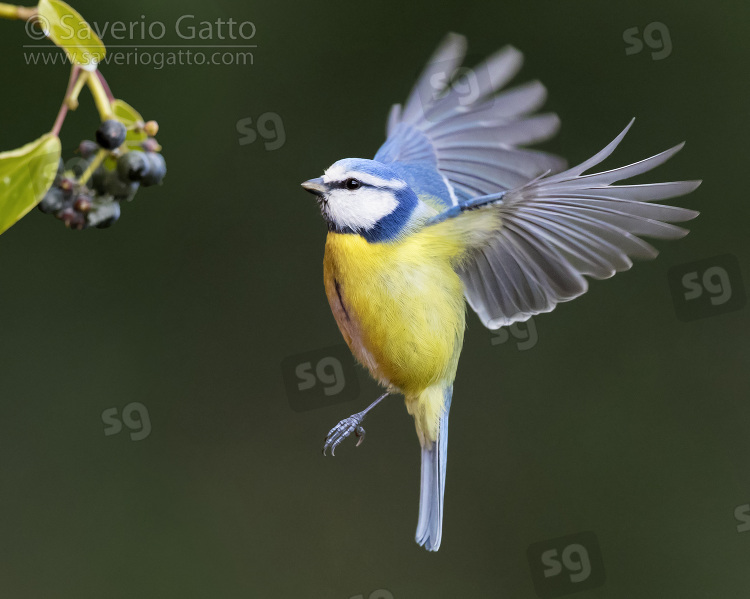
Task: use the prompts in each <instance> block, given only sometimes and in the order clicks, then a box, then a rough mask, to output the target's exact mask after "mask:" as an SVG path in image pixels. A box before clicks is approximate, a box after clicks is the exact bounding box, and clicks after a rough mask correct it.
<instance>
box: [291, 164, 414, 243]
mask: <svg viewBox="0 0 750 599" xmlns="http://www.w3.org/2000/svg"><path fill="white" fill-rule="evenodd" d="M302 187H304V188H305V189H306V190H307V191H309V192H310V193H312V194H314V195H315V196H316V197H317V199H318V204H319V205H320V210H321V212H322V213H323V218H325V219H326V222H327V223H328V228H329V230H331V231H335V232H337V233H353V234H359V235H362V236H363V237H364V238H365V239H367V240H368V241H371V242H376V241H389V240H392V239H394V238H396V237H398V236H400V235H402V234H404V232H406V231H407V230H408V229H409V228H410V226H411V225H413V223H414V222H415V219H418V217H419V215H420V213H421V212H422V211H424V209H425V208H426V206H425V204H423V203H422V202H421V201H420V200H419V198H418V197H417V195H416V194H415V193H414V191H413V190H412V189H411V188H410V187H409V185H408V184H407V183H406V181H404V180H403V179H401V178H400V177H399V176H398V175H397V174H396V173H395V172H394V171H393V170H392V169H391V168H389V167H388V166H386V165H385V164H383V163H381V162H377V161H375V160H365V159H360V158H346V159H344V160H339V161H338V162H336V163H334V164H333V165H331V167H330V168H329V169H328V170H326V172H325V173H324V174H323V176H322V177H318V178H317V179H310V180H309V181H305V182H304V183H303V184H302Z"/></svg>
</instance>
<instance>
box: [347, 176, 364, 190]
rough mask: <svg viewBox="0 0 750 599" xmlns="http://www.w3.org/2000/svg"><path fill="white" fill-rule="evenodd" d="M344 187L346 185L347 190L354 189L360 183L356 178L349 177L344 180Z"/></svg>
mask: <svg viewBox="0 0 750 599" xmlns="http://www.w3.org/2000/svg"><path fill="white" fill-rule="evenodd" d="M344 187H346V188H347V189H348V190H349V191H354V190H355V189H359V188H360V187H362V183H360V182H359V180H358V179H352V178H349V179H347V180H346V181H344Z"/></svg>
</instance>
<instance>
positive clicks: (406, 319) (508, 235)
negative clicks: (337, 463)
mask: <svg viewBox="0 0 750 599" xmlns="http://www.w3.org/2000/svg"><path fill="white" fill-rule="evenodd" d="M465 47H466V42H465V39H464V38H463V37H461V36H458V35H455V34H451V35H449V36H448V37H447V38H446V39H445V41H444V42H443V43H442V44H441V45H440V46H439V48H438V50H437V52H436V53H435V54H434V55H433V57H432V59H431V60H430V62H429V63H428V65H427V67H426V69H425V70H424V72H423V74H422V75H421V77H420V78H419V79H418V81H417V84H416V86H415V87H414V89H413V91H412V92H411V95H410V96H409V97H408V99H407V101H406V104H405V105H404V106H403V108H402V107H401V106H400V105H395V106H393V108H392V109H391V112H390V116H389V118H388V126H387V139H386V141H385V143H384V144H383V146H382V147H381V148H380V149H379V150H378V152H377V154H376V155H375V158H374V159H373V160H367V159H360V158H346V159H344V160H339V161H338V162H336V163H334V164H333V165H332V166H331V167H330V168H329V169H328V170H326V171H325V173H324V175H323V176H322V177H319V178H316V179H311V180H310V181H306V182H305V183H303V184H302V186H303V187H304V189H306V190H307V191H309V192H311V193H313V194H314V195H315V196H316V198H317V201H318V204H319V205H320V209H321V212H322V214H323V218H324V219H325V221H326V223H327V225H328V234H327V238H326V244H325V258H324V265H323V270H324V282H325V290H326V295H327V296H328V301H329V303H330V306H331V310H332V311H333V315H334V317H335V319H336V322H337V323H338V326H339V329H340V330H341V333H342V335H343V337H344V339H345V340H346V343H347V345H348V346H349V348H350V349H351V351H352V353H353V354H354V356H355V357H356V358H357V360H358V361H359V362H361V363H362V365H364V366H365V367H366V368H367V369H368V370H369V372H370V373H371V374H372V376H373V377H374V378H375V379H376V380H377V381H378V382H379V383H380V384H381V385H382V386H383V387H384V391H385V393H384V394H383V395H382V396H381V397H379V398H378V399H377V400H376V401H375V402H374V403H373V404H371V405H370V406H369V407H367V408H366V409H365V410H363V411H362V412H359V413H358V414H354V415H353V416H350V417H349V418H346V419H344V420H342V421H341V422H340V423H339V424H338V425H336V426H335V427H334V428H333V429H332V430H331V431H330V433H329V434H328V436H327V438H326V441H325V446H324V450H323V451H324V453H325V450H326V449H328V448H330V449H331V450H332V452H333V451H335V449H336V447H337V446H338V445H339V444H340V443H341V442H342V440H343V439H345V438H346V437H348V436H349V435H351V434H352V433H354V435H355V436H357V437H359V441H358V443H357V445H359V444H360V443H361V442H362V440H363V439H364V434H365V431H364V428H363V427H362V421H363V419H364V418H365V416H366V414H367V413H368V412H369V411H370V410H371V409H372V408H373V407H374V406H375V405H376V404H378V403H379V402H380V401H382V400H383V398H385V397H386V396H388V395H389V394H401V395H403V397H404V398H405V402H406V409H407V411H408V413H409V414H411V415H412V416H413V417H414V424H415V426H416V431H417V437H418V438H419V443H420V446H421V451H422V466H421V491H420V500H419V519H418V523H417V533H416V541H417V543H419V545H423V546H425V547H426V548H427V549H428V550H430V551H436V550H437V549H438V548H439V547H440V541H441V537H442V523H443V503H444V491H445V473H446V459H447V450H448V414H449V411H450V406H451V399H452V393H453V380H454V378H455V375H456V369H457V365H458V357H459V354H460V353H461V346H462V343H463V336H464V328H465V312H466V308H465V302H468V304H469V306H471V308H472V309H473V310H474V311H475V312H476V313H477V315H478V316H479V318H480V320H481V321H482V323H483V324H484V325H485V326H486V327H488V328H490V329H498V328H500V327H503V326H507V325H510V324H512V323H514V322H518V321H525V320H528V319H529V318H530V317H531V316H533V315H535V314H540V313H543V312H549V311H551V310H552V309H553V308H554V307H555V306H556V305H557V304H558V303H559V302H565V301H569V300H572V299H573V298H576V297H578V296H580V295H582V294H583V293H585V292H586V290H587V289H588V280H587V278H586V277H591V278H593V279H606V278H609V277H611V276H613V275H614V274H615V273H616V272H619V271H623V270H627V269H629V268H630V267H631V266H632V261H631V258H642V259H648V258H654V257H655V256H656V255H657V251H656V249H655V248H654V247H653V246H652V245H650V244H649V243H647V242H646V241H644V240H643V239H642V237H649V238H656V239H679V238H681V237H683V236H684V235H686V234H687V231H686V230H685V229H683V228H680V227H678V226H675V225H674V224H671V223H676V222H682V221H688V220H690V219H692V218H694V217H696V216H697V215H698V213H697V212H695V211H693V210H687V209H684V208H678V207H673V206H666V205H660V204H654V203H652V202H653V201H655V200H665V199H667V198H673V197H677V196H682V195H684V194H687V193H689V192H691V191H693V190H694V189H696V188H697V187H698V185H699V184H700V181H677V182H670V183H649V184H640V185H613V183H615V182H616V181H621V180H623V179H627V178H629V177H633V176H635V175H640V174H642V173H645V172H647V171H650V170H651V169H653V168H654V167H656V166H658V165H660V164H662V163H663V162H665V161H667V160H668V159H669V158H670V157H672V156H673V155H674V154H675V153H677V152H678V151H679V150H680V149H681V148H682V146H683V144H680V145H678V146H675V147H673V148H672V149H670V150H667V151H665V152H662V153H660V154H657V155H655V156H652V157H651V158H646V159H645V160H641V161H639V162H636V163H634V164H630V165H628V166H623V167H620V168H615V169H612V170H607V171H601V172H593V173H589V174H584V173H586V172H587V171H590V170H591V169H593V168H594V167H596V166H597V165H598V164H599V163H600V162H602V161H603V160H604V159H605V158H607V157H608V156H609V155H610V154H611V153H612V152H613V151H614V150H615V148H616V147H617V146H618V145H619V143H620V142H621V141H622V139H623V137H624V136H625V134H626V133H627V131H628V129H629V128H630V126H631V125H632V121H631V123H630V124H628V126H627V127H626V128H625V130H624V131H623V132H622V133H620V135H618V136H617V137H616V138H615V139H614V141H612V142H611V143H610V144H609V145H607V146H606V147H605V148H604V149H603V150H602V151H600V152H599V153H598V154H596V155H595V156H593V157H592V158H590V159H588V160H586V161H585V162H583V163H582V164H579V165H578V166H575V167H573V168H567V165H566V163H565V161H564V160H563V159H561V158H559V157H557V156H554V155H552V154H548V153H544V152H541V151H536V150H532V149H527V148H525V147H523V146H527V145H529V144H534V143H537V142H541V141H543V140H546V139H548V138H550V137H551V136H552V135H554V134H555V133H556V132H557V129H558V127H559V120H558V118H557V116H556V115H554V114H533V113H534V112H535V111H536V110H537V109H538V108H539V107H540V106H541V105H542V104H543V102H544V100H545V98H546V90H545V88H544V86H543V85H542V84H541V83H539V82H532V83H528V84H525V85H520V86H518V87H515V88H512V89H509V90H506V91H500V90H501V89H502V88H503V87H504V86H505V85H506V83H507V82H508V81H509V80H510V79H511V78H512V77H513V76H514V75H515V74H516V72H517V71H518V70H519V68H520V67H521V63H522V59H523V57H522V54H521V53H520V52H519V51H518V50H516V49H515V48H512V47H506V48H505V49H502V50H500V51H499V52H497V53H496V54H494V55H492V56H490V57H489V58H488V59H487V60H486V61H485V62H483V63H482V64H480V65H479V66H477V67H475V68H474V69H472V70H471V71H469V74H470V76H471V77H470V79H471V86H472V89H471V94H470V95H469V96H468V97H467V93H466V86H465V85H464V86H458V85H452V84H451V82H452V81H453V80H455V78H456V74H457V72H458V69H459V67H460V65H461V61H462V60H463V57H464V54H465ZM464 79H466V77H465V76H464Z"/></svg>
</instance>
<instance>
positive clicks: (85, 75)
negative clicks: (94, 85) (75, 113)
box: [65, 71, 90, 110]
mask: <svg viewBox="0 0 750 599" xmlns="http://www.w3.org/2000/svg"><path fill="white" fill-rule="evenodd" d="M89 77H90V74H89V72H88V71H81V72H80V75H79V76H78V80H77V81H76V82H75V85H74V86H73V89H71V90H70V91H69V92H68V94H67V96H66V97H65V99H66V101H67V103H68V108H70V109H71V110H75V109H76V108H78V96H79V95H80V93H81V90H82V89H83V86H84V84H85V83H86V81H88V79H89Z"/></svg>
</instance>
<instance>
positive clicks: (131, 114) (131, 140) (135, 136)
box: [112, 100, 148, 150]
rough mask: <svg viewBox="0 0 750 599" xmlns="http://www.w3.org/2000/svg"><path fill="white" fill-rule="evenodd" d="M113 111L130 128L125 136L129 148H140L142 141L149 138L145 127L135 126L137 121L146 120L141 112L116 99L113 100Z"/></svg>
mask: <svg viewBox="0 0 750 599" xmlns="http://www.w3.org/2000/svg"><path fill="white" fill-rule="evenodd" d="M112 112H113V113H114V115H115V117H116V118H117V120H118V121H120V122H121V123H122V124H123V125H125V127H127V129H128V133H127V135H126V136H125V143H126V144H127V146H128V148H130V149H131V150H134V149H135V150H139V149H140V147H141V142H142V141H143V140H144V139H146V138H148V134H147V133H146V132H145V131H144V130H143V129H140V130H137V129H134V128H133V126H134V125H135V124H136V123H143V122H144V121H143V117H142V116H141V114H140V113H139V112H138V111H137V110H136V109H135V108H133V107H132V106H131V105H130V104H128V103H127V102H125V101H123V100H115V101H114V102H112Z"/></svg>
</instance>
